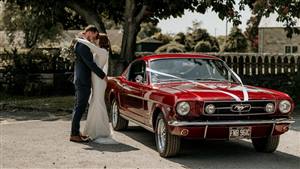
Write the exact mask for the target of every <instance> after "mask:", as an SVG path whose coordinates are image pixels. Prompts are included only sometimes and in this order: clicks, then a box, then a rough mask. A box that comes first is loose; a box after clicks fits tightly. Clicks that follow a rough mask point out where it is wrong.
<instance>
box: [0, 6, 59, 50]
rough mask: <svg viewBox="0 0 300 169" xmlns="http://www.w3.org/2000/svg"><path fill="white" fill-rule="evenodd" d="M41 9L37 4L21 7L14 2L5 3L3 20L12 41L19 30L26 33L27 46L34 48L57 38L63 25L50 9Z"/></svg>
mask: <svg viewBox="0 0 300 169" xmlns="http://www.w3.org/2000/svg"><path fill="white" fill-rule="evenodd" d="M41 10H42V9H40V8H38V7H35V6H33V7H27V8H23V9H21V8H20V7H19V6H18V5H16V4H14V3H9V2H7V3H5V4H4V11H3V15H2V20H3V25H4V29H5V30H6V31H7V32H8V36H9V39H10V41H12V40H13V39H15V34H14V32H15V31H19V30H22V31H23V33H24V35H25V37H24V40H25V47H26V48H32V47H34V46H35V45H36V43H38V42H43V41H44V40H47V39H55V38H56V37H57V36H56V35H57V34H59V33H60V31H61V30H62V29H63V28H62V25H61V24H60V23H58V22H54V21H53V16H52V15H50V12H49V11H47V10H45V12H41Z"/></svg>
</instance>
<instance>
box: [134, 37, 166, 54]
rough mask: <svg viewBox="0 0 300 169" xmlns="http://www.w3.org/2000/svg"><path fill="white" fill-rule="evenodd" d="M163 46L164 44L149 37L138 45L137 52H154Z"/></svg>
mask: <svg viewBox="0 0 300 169" xmlns="http://www.w3.org/2000/svg"><path fill="white" fill-rule="evenodd" d="M161 45H163V42H161V41H159V40H156V39H153V38H149V37H148V38H145V39H142V40H140V41H138V42H137V43H136V52H154V51H155V50H156V49H157V48H159V47H160V46H161Z"/></svg>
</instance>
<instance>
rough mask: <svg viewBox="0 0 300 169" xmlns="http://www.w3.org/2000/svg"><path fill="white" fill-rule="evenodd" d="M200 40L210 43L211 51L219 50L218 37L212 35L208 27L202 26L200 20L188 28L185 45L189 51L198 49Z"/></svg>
mask: <svg viewBox="0 0 300 169" xmlns="http://www.w3.org/2000/svg"><path fill="white" fill-rule="evenodd" d="M200 41H205V42H207V43H209V46H210V48H209V51H206V52H218V51H219V43H218V41H217V39H216V38H215V37H213V36H211V35H210V34H209V33H208V32H207V31H206V29H202V28H201V23H200V22H195V21H194V22H193V26H192V27H189V28H188V33H187V34H186V35H185V45H186V48H187V50H188V51H196V45H197V44H198V42H200Z"/></svg>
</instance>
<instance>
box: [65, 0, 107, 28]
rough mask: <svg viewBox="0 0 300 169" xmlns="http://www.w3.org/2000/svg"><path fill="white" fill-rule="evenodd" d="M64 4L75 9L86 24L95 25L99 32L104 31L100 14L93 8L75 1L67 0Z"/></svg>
mask: <svg viewBox="0 0 300 169" xmlns="http://www.w3.org/2000/svg"><path fill="white" fill-rule="evenodd" d="M66 6H67V7H69V8H71V9H73V10H74V11H76V12H77V13H78V14H79V15H81V16H82V17H83V18H84V19H85V21H86V22H87V23H88V24H93V25H95V26H96V27H97V28H98V29H99V31H100V32H103V33H106V29H105V26H104V23H103V22H102V19H101V18H100V17H99V16H100V14H99V13H98V12H96V11H95V10H93V9H92V8H91V7H89V6H85V5H84V4H81V3H80V2H77V1H67V3H66Z"/></svg>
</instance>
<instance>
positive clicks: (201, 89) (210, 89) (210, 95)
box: [157, 82, 289, 101]
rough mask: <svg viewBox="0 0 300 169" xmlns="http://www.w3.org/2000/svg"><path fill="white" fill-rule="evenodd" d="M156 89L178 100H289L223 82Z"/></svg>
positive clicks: (277, 94) (256, 88)
mask: <svg viewBox="0 0 300 169" xmlns="http://www.w3.org/2000/svg"><path fill="white" fill-rule="evenodd" d="M157 88H158V89H159V90H161V91H162V92H167V93H171V94H173V95H175V96H176V97H177V99H180V100H182V99H185V100H200V101H208V100H211V101H213V100H230V101H248V100H276V99H279V98H287V99H288V98H289V96H288V95H287V94H285V93H282V92H278V91H275V90H270V89H265V88H259V87H254V86H248V85H245V86H242V85H240V84H233V83H224V82H202V83H201V82H197V83H169V84H162V85H157Z"/></svg>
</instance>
